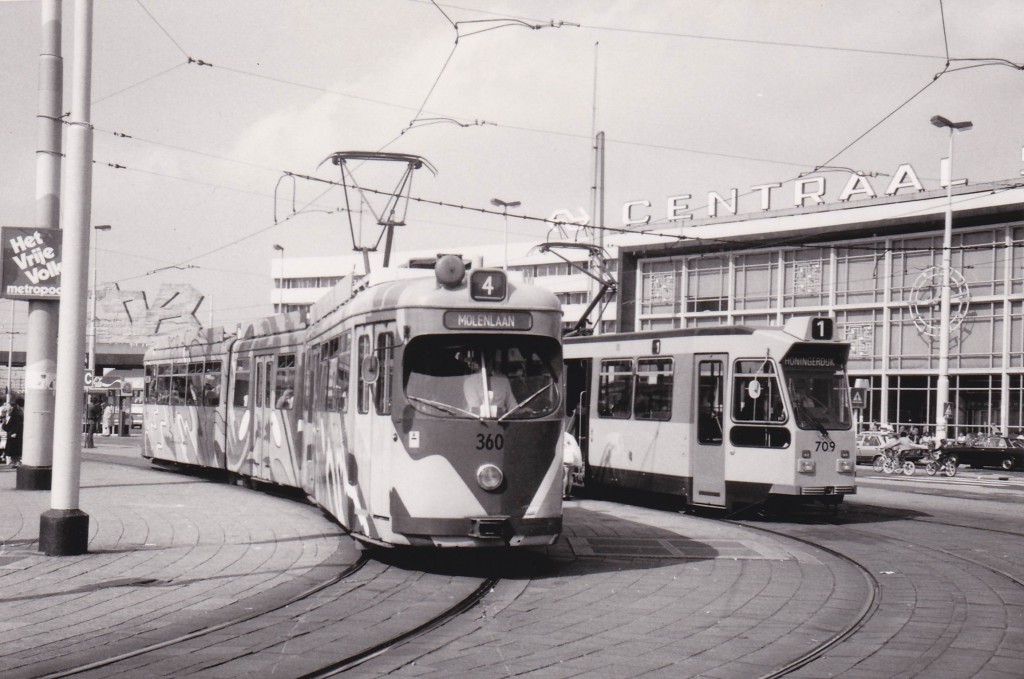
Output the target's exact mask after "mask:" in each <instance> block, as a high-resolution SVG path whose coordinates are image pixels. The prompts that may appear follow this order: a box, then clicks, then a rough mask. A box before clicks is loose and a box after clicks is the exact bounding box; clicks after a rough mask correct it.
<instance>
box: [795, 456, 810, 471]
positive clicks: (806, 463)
mask: <svg viewBox="0 0 1024 679" xmlns="http://www.w3.org/2000/svg"><path fill="white" fill-rule="evenodd" d="M796 470H797V472H798V473H800V474H813V473H814V460H803V459H800V460H797V461H796Z"/></svg>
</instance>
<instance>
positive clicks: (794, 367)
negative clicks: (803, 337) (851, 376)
mask: <svg viewBox="0 0 1024 679" xmlns="http://www.w3.org/2000/svg"><path fill="white" fill-rule="evenodd" d="M845 368H846V361H845V360H844V359H843V357H841V356H838V355H831V354H828V353H821V354H815V355H810V354H808V353H806V352H791V353H790V354H787V355H786V357H785V358H784V359H782V369H783V372H784V373H785V375H786V389H787V391H788V392H789V398H790V401H791V402H792V404H793V413H794V414H795V415H796V424H797V426H798V427H800V428H801V429H809V430H819V431H826V430H829V429H849V428H850V426H851V422H852V418H851V416H850V398H849V393H850V392H849V385H848V381H847V379H846V369H845Z"/></svg>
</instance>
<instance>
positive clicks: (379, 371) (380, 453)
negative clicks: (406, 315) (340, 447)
mask: <svg viewBox="0 0 1024 679" xmlns="http://www.w3.org/2000/svg"><path fill="white" fill-rule="evenodd" d="M394 327H395V326H394V323H390V322H385V323H374V324H370V325H364V326H361V327H359V328H357V330H356V356H357V360H358V364H357V365H358V366H359V381H358V387H357V389H358V391H357V394H356V418H355V419H356V427H355V434H356V459H357V462H358V464H359V470H358V474H359V485H360V486H362V487H363V489H364V491H366V489H368V493H369V502H370V511H371V512H372V513H373V514H376V515H378V516H387V515H389V514H390V511H391V510H390V498H389V495H390V492H391V488H392V486H394V483H393V482H392V479H391V477H390V473H391V456H390V454H391V451H392V445H393V441H394V433H395V428H394V425H393V424H392V422H391V395H392V391H391V390H392V380H393V379H394V372H395V371H394V357H395V332H394ZM368 366H373V370H369V369H368Z"/></svg>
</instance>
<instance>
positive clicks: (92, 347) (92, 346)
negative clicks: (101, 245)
mask: <svg viewBox="0 0 1024 679" xmlns="http://www.w3.org/2000/svg"><path fill="white" fill-rule="evenodd" d="M92 228H93V229H95V230H96V237H95V238H93V240H92V308H91V310H90V312H89V337H88V339H89V347H88V352H87V353H88V354H89V372H90V373H91V374H92V375H93V377H95V376H96V271H97V270H98V269H99V268H100V266H99V265H100V260H99V253H98V251H97V249H96V242H97V241H98V240H99V239H100V234H99V232H100V231H110V224H96V225H94V226H93V227H92Z"/></svg>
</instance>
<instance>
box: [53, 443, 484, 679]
mask: <svg viewBox="0 0 1024 679" xmlns="http://www.w3.org/2000/svg"><path fill="white" fill-rule="evenodd" d="M101 461H102V462H103V463H106V464H114V465H117V464H126V465H127V466H137V465H135V464H133V463H134V461H133V460H128V459H126V460H118V459H110V458H106V459H103V460H101ZM292 499H295V498H292ZM371 554H372V555H373V556H370V555H371ZM418 554H420V552H416V554H413V553H412V550H395V551H392V550H373V551H369V550H368V551H363V552H362V553H360V555H359V556H358V558H357V559H356V560H355V561H353V562H352V563H350V564H348V565H345V566H344V567H342V568H341V569H340V570H337V571H336V572H335V573H333V574H332V575H330V576H329V577H323V578H322V579H321V580H320V581H319V582H315V583H314V584H312V585H310V586H308V587H306V588H305V589H304V590H302V591H300V592H297V593H295V594H292V595H290V596H287V597H285V598H280V599H276V600H275V599H274V598H273V597H266V596H264V597H261V598H260V599H258V600H256V601H255V602H247V608H248V610H247V612H246V613H244V614H242V615H237V616H234V617H231V618H230V619H226V620H220V621H217V622H215V623H212V624H206V625H202V626H200V627H197V628H196V629H191V630H189V631H188V632H185V633H182V634H179V635H177V636H174V637H171V638H166V639H161V640H160V641H158V642H154V643H149V644H146V645H143V646H140V647H138V648H135V649H132V650H128V651H123V650H122V651H121V652H119V653H116V654H113V655H111V656H110V657H106V658H100V659H95V657H94V654H93V657H90V658H89V659H88V661H86V662H81V663H80V664H73V663H74V660H73V659H72V658H73V656H69V657H66V658H65V660H66V661H68V662H70V663H72V665H71V666H69V667H66V668H63V669H60V670H57V671H52V672H50V673H47V674H38V675H33V676H37V677H39V678H40V679H59V678H62V677H107V676H110V677H113V676H125V675H132V674H137V673H139V672H143V673H145V674H150V675H158V674H160V673H161V672H163V673H164V674H166V673H167V671H168V670H167V668H166V667H165V666H164V663H166V662H167V661H168V659H171V660H172V661H176V662H178V664H177V665H176V667H179V668H182V669H181V670H180V671H178V670H176V671H174V673H175V674H178V673H179V672H180V673H181V674H192V673H204V672H209V671H217V670H226V671H228V672H229V673H232V672H234V670H233V668H232V667H231V664H232V663H242V664H244V665H246V666H247V667H250V668H251V667H253V666H259V665H260V664H263V665H264V666H265V667H266V668H267V670H268V671H271V670H272V672H273V674H274V675H275V676H284V677H299V678H302V679H313V678H320V677H332V676H337V675H340V674H343V673H345V672H348V671H350V670H352V669H354V668H356V667H359V666H360V665H362V664H363V663H365V662H367V661H369V660H372V659H374V658H377V657H379V656H381V655H383V654H386V653H387V652H388V651H390V650H392V649H395V648H397V647H399V646H401V645H403V644H405V643H408V642H410V641H412V640H414V639H416V638H417V637H420V636H422V635H424V634H427V633H428V632H430V631H432V630H435V629H437V628H439V627H441V626H443V625H444V624H446V623H447V622H449V621H451V620H453V619H455V618H457V617H458V616H459V615H462V614H463V613H465V612H467V611H468V610H470V609H472V608H473V607H474V606H476V605H477V604H478V603H479V602H481V601H482V600H483V599H484V598H485V597H486V596H487V594H488V593H489V592H491V591H492V590H493V589H494V587H495V586H496V585H497V584H498V583H499V582H500V581H501V578H500V577H496V576H494V575H488V570H489V569H487V568H484V569H483V572H480V570H481V569H480V568H477V567H473V566H467V564H466V562H465V561H464V560H461V559H459V558H458V556H457V555H454V554H444V555H442V554H440V553H435V555H434V557H424V558H422V559H421V560H420V559H418V557H417V555H418ZM374 557H376V558H374ZM420 561H422V566H423V568H420V567H419V565H420ZM431 569H433V570H431ZM367 571H371V572H370V573H367ZM360 577H362V578H363V579H362V580H361V581H360V580H359V578H360ZM166 584H168V583H160V582H156V581H145V580H139V581H137V582H135V581H132V582H128V581H126V582H125V583H123V584H122V586H125V587H131V586H138V587H146V586H159V585H166ZM414 590H417V591H425V592H429V593H430V595H427V596H422V597H417V596H415V595H414V594H413V591H414ZM431 595H432V596H433V598H434V601H433V602H426V603H425V604H421V605H420V606H418V607H417V606H416V605H415V604H409V603H408V602H407V601H406V602H404V603H401V604H400V605H398V604H396V605H394V606H392V609H393V610H392V613H393V618H392V620H391V621H388V622H386V623H383V624H381V625H380V627H381V628H382V629H381V630H379V631H377V630H373V629H372V627H373V625H367V624H366V620H365V619H361V618H360V615H361V614H365V613H366V612H367V611H368V610H371V609H373V608H375V607H378V608H381V609H385V608H387V602H388V600H391V599H396V600H403V601H404V600H405V599H412V600H415V599H424V600H425V599H429V598H430V596H431ZM260 601H264V602H266V603H265V605H260V603H259V602H260ZM343 610H349V611H353V612H355V615H353V616H352V617H351V618H347V617H346V616H345V614H344V613H339V611H343ZM329 611H333V612H329ZM332 616H333V619H332ZM399 618H401V620H400V622H399V624H397V625H396V624H393V623H394V621H395V620H397V619H399ZM311 619H316V622H310V620H311ZM356 619H358V620H356ZM325 620H326V624H324V622H325ZM257 628H258V629H260V630H261V631H262V632H263V638H262V640H261V641H260V643H259V644H256V645H250V646H248V647H247V648H245V649H244V650H239V647H238V645H237V644H232V643H230V642H228V643H225V639H229V640H230V639H236V640H237V639H243V638H245V636H246V635H247V634H248V633H249V631H250V630H253V629H257ZM384 629H387V630H388V631H387V632H386V633H385V632H384V631H383V630H384ZM268 630H269V632H268ZM318 635H319V636H324V637H325V638H329V639H331V640H332V643H327V642H325V643H324V644H322V645H320V646H321V648H320V649H319V650H318V651H317V652H316V654H315V657H316V658H317V660H318V661H319V662H320V663H321V664H317V665H316V666H315V667H311V664H310V662H308V661H307V659H306V658H304V657H303V656H304V654H295V656H296V660H300V661H301V662H294V663H291V662H289V661H288V660H287V658H288V656H289V654H288V653H287V651H286V649H287V648H288V646H289V644H293V643H294V642H295V641H296V640H299V641H301V642H308V641H309V640H310V639H314V638H316V637H317V636H318ZM346 639H347V640H346ZM335 649H337V652H334V650H335ZM198 652H202V653H203V654H204V655H205V657H204V658H203V659H202V660H201V661H197V664H196V665H194V666H192V667H188V668H183V667H182V666H181V664H180V658H181V657H183V656H187V655H189V654H196V653H198ZM261 656H266V657H268V658H270V659H268V660H267V661H266V662H264V661H263V659H262V657H261ZM271 656H273V657H272V658H271ZM79 657H81V656H79ZM282 658H284V659H282ZM237 674H238V675H239V676H241V675H244V674H248V672H244V671H239V672H238V673H237Z"/></svg>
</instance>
